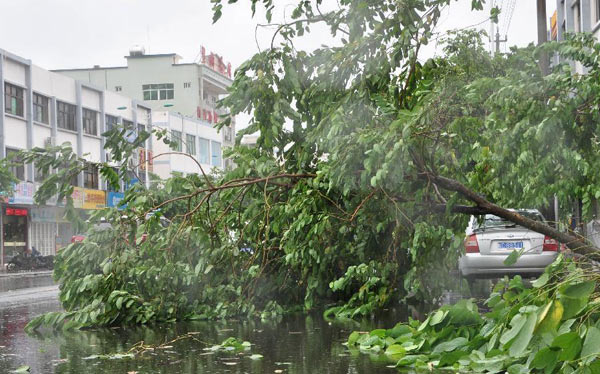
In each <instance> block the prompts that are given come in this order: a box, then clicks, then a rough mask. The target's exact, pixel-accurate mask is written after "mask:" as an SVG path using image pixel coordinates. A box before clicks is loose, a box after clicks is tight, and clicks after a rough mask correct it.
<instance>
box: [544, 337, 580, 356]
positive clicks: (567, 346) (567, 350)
mask: <svg viewBox="0 0 600 374" xmlns="http://www.w3.org/2000/svg"><path fill="white" fill-rule="evenodd" d="M551 346H552V347H557V348H561V349H562V351H561V353H560V355H559V357H558V359H559V360H561V361H571V360H574V359H575V358H576V357H577V355H578V354H579V351H580V350H581V338H580V337H579V334H577V333H576V332H568V333H566V334H562V335H559V336H557V337H556V338H554V341H553V342H552V345H551Z"/></svg>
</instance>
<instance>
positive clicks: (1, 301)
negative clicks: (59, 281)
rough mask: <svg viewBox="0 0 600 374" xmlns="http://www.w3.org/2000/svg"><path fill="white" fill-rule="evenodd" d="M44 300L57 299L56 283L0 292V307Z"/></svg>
mask: <svg viewBox="0 0 600 374" xmlns="http://www.w3.org/2000/svg"><path fill="white" fill-rule="evenodd" d="M46 300H58V285H52V286H44V287H33V288H23V289H18V290H13V291H6V292H0V308H4V307H8V306H13V305H22V304H30V303H32V302H37V301H46Z"/></svg>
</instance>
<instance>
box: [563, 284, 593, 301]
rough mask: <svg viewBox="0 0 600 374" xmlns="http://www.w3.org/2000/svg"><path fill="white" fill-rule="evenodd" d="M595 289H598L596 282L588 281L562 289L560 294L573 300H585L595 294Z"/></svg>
mask: <svg viewBox="0 0 600 374" xmlns="http://www.w3.org/2000/svg"><path fill="white" fill-rule="evenodd" d="M594 288H596V282H594V281H587V282H581V283H577V284H572V285H568V286H566V287H564V288H563V287H561V290H560V293H561V295H562V296H565V297H569V298H571V299H583V298H587V297H589V296H590V295H591V294H592V292H594Z"/></svg>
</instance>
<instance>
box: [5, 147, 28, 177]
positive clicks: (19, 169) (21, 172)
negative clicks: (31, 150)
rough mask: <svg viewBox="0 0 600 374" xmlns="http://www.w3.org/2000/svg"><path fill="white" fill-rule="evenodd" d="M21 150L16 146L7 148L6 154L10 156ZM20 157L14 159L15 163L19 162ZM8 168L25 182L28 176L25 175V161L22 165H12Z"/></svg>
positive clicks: (7, 156)
mask: <svg viewBox="0 0 600 374" xmlns="http://www.w3.org/2000/svg"><path fill="white" fill-rule="evenodd" d="M19 152H20V150H19V149H16V148H8V147H7V148H5V156H6V158H9V157H10V155H11V154H17V153H19ZM19 161H20V157H17V158H16V159H15V160H12V161H11V163H12V162H14V163H19ZM8 170H9V171H10V172H11V173H12V175H14V176H15V178H17V179H18V180H19V181H21V182H25V180H26V178H27V176H26V175H25V163H23V162H22V163H21V164H20V165H10V166H9V167H8Z"/></svg>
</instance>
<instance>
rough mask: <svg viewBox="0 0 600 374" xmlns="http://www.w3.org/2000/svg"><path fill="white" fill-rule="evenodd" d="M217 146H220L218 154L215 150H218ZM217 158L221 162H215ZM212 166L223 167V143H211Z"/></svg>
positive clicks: (212, 141)
mask: <svg viewBox="0 0 600 374" xmlns="http://www.w3.org/2000/svg"><path fill="white" fill-rule="evenodd" d="M215 145H218V148H219V153H218V154H216V153H215V149H216V148H217V147H215ZM215 158H216V159H217V160H218V161H219V162H218V163H216V162H215ZM210 164H211V165H212V166H216V167H223V144H221V142H216V141H214V140H211V141H210Z"/></svg>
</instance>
